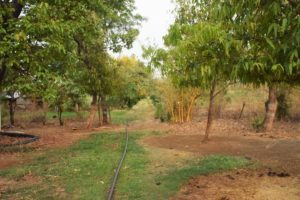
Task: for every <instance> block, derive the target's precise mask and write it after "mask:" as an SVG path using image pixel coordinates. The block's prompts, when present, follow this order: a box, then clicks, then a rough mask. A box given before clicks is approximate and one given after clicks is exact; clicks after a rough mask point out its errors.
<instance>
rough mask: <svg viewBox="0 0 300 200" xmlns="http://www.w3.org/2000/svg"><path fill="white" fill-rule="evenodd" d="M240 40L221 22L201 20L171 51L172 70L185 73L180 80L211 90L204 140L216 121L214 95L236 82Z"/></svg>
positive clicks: (180, 81)
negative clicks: (214, 116)
mask: <svg viewBox="0 0 300 200" xmlns="http://www.w3.org/2000/svg"><path fill="white" fill-rule="evenodd" d="M240 46H241V45H240V42H239V41H238V40H236V39H234V38H233V36H232V35H231V33H230V32H227V31H226V30H225V29H224V28H223V26H222V25H221V24H212V23H204V22H202V23H198V24H196V25H192V26H189V27H186V35H185V38H184V40H182V41H180V42H178V44H177V45H176V46H175V47H174V48H173V49H172V50H171V51H170V58H171V61H170V63H173V64H171V65H170V67H169V68H168V69H167V70H169V73H171V74H173V77H175V74H182V75H181V76H178V77H177V79H179V80H177V81H179V83H181V84H183V85H190V86H194V87H201V88H203V89H208V90H209V108H208V116H207V127H206V130H205V138H204V141H207V140H208V138H209V134H210V132H211V126H212V121H213V116H212V112H213V105H214V100H215V97H216V96H217V95H218V94H220V93H221V92H222V91H223V90H224V89H225V88H227V86H228V85H229V84H230V81H231V80H233V81H234V74H233V72H234V66H235V65H236V64H237V63H238V60H237V59H236V57H235V55H238V52H239V48H240Z"/></svg>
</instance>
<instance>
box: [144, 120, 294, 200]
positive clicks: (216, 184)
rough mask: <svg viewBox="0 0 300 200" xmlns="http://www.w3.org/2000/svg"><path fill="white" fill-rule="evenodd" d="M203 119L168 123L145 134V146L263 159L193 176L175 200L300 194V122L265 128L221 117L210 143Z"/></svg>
mask: <svg viewBox="0 0 300 200" xmlns="http://www.w3.org/2000/svg"><path fill="white" fill-rule="evenodd" d="M204 127H205V122H204V121H203V122H198V123H197V124H193V123H192V124H185V125H183V126H178V125H174V126H171V127H169V129H168V128H166V127H164V128H165V129H166V130H167V131H168V132H169V134H168V135H166V136H163V137H162V136H155V137H148V138H145V139H143V141H142V142H143V144H144V145H146V146H151V147H157V148H163V149H173V150H178V151H181V152H191V153H193V154H194V155H195V156H199V157H203V156H206V155H210V154H224V155H233V156H242V157H246V158H247V159H251V160H253V161H258V162H259V163H260V164H262V166H261V167H259V169H251V170H250V169H247V170H240V171H233V172H227V173H223V174H215V175H209V176H200V177H195V178H194V179H192V180H190V181H189V182H188V183H185V184H184V185H183V186H182V188H181V190H180V191H179V193H178V195H176V196H175V197H173V198H171V200H202V199H203V200H300V126H299V124H297V123H289V122H280V123H277V124H276V125H275V128H274V131H273V132H270V133H267V134H261V133H256V131H254V130H252V129H251V127H250V126H249V125H248V126H247V121H240V122H238V121H236V120H230V119H220V120H217V121H216V122H215V123H214V130H213V135H212V136H211V140H210V142H208V143H205V144H203V143H202V142H201V141H202V139H203V135H204V131H203V130H204Z"/></svg>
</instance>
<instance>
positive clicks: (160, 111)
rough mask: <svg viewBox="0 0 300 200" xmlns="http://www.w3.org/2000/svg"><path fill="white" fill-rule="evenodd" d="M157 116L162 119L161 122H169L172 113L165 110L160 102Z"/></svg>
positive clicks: (156, 112) (156, 111) (157, 107)
mask: <svg viewBox="0 0 300 200" xmlns="http://www.w3.org/2000/svg"><path fill="white" fill-rule="evenodd" d="M155 118H156V119H160V121H161V122H169V121H170V120H171V115H170V114H169V113H167V112H166V111H165V109H164V107H163V105H162V104H161V103H160V104H157V105H156V110H155Z"/></svg>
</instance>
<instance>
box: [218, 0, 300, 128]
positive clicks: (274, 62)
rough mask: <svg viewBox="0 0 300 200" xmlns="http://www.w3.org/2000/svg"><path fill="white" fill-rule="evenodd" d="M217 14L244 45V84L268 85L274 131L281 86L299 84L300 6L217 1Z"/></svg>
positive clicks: (241, 71) (241, 72)
mask: <svg viewBox="0 0 300 200" xmlns="http://www.w3.org/2000/svg"><path fill="white" fill-rule="evenodd" d="M214 3H215V5H218V6H214V7H215V14H216V16H218V19H220V20H222V21H223V23H226V24H228V26H230V27H232V30H233V31H234V32H235V35H236V37H237V38H239V39H241V40H242V41H243V44H244V53H243V54H241V55H242V57H241V60H240V66H239V67H238V68H237V74H238V76H239V77H240V80H241V81H242V82H244V83H254V84H256V85H262V84H267V85H268V87H269V98H268V101H267V103H266V105H267V106H266V115H265V119H264V125H263V127H264V130H265V131H270V130H271V129H272V127H273V122H274V119H275V115H276V110H277V89H278V85H279V84H281V83H287V84H297V83H299V78H300V76H299V74H300V57H299V52H300V31H299V30H300V23H299V22H300V16H299V13H300V4H299V3H297V1H294V0H286V1H281V0H276V1H261V0H256V1H237V0H236V1H227V2H223V1H215V2H214Z"/></svg>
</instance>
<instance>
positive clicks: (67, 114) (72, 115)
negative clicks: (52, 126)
mask: <svg viewBox="0 0 300 200" xmlns="http://www.w3.org/2000/svg"><path fill="white" fill-rule="evenodd" d="M57 115H58V114H57V112H48V113H47V119H53V117H54V116H56V118H57ZM88 115H89V113H88V111H83V112H79V113H76V112H63V113H62V118H63V119H78V118H83V119H85V118H87V117H88Z"/></svg>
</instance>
